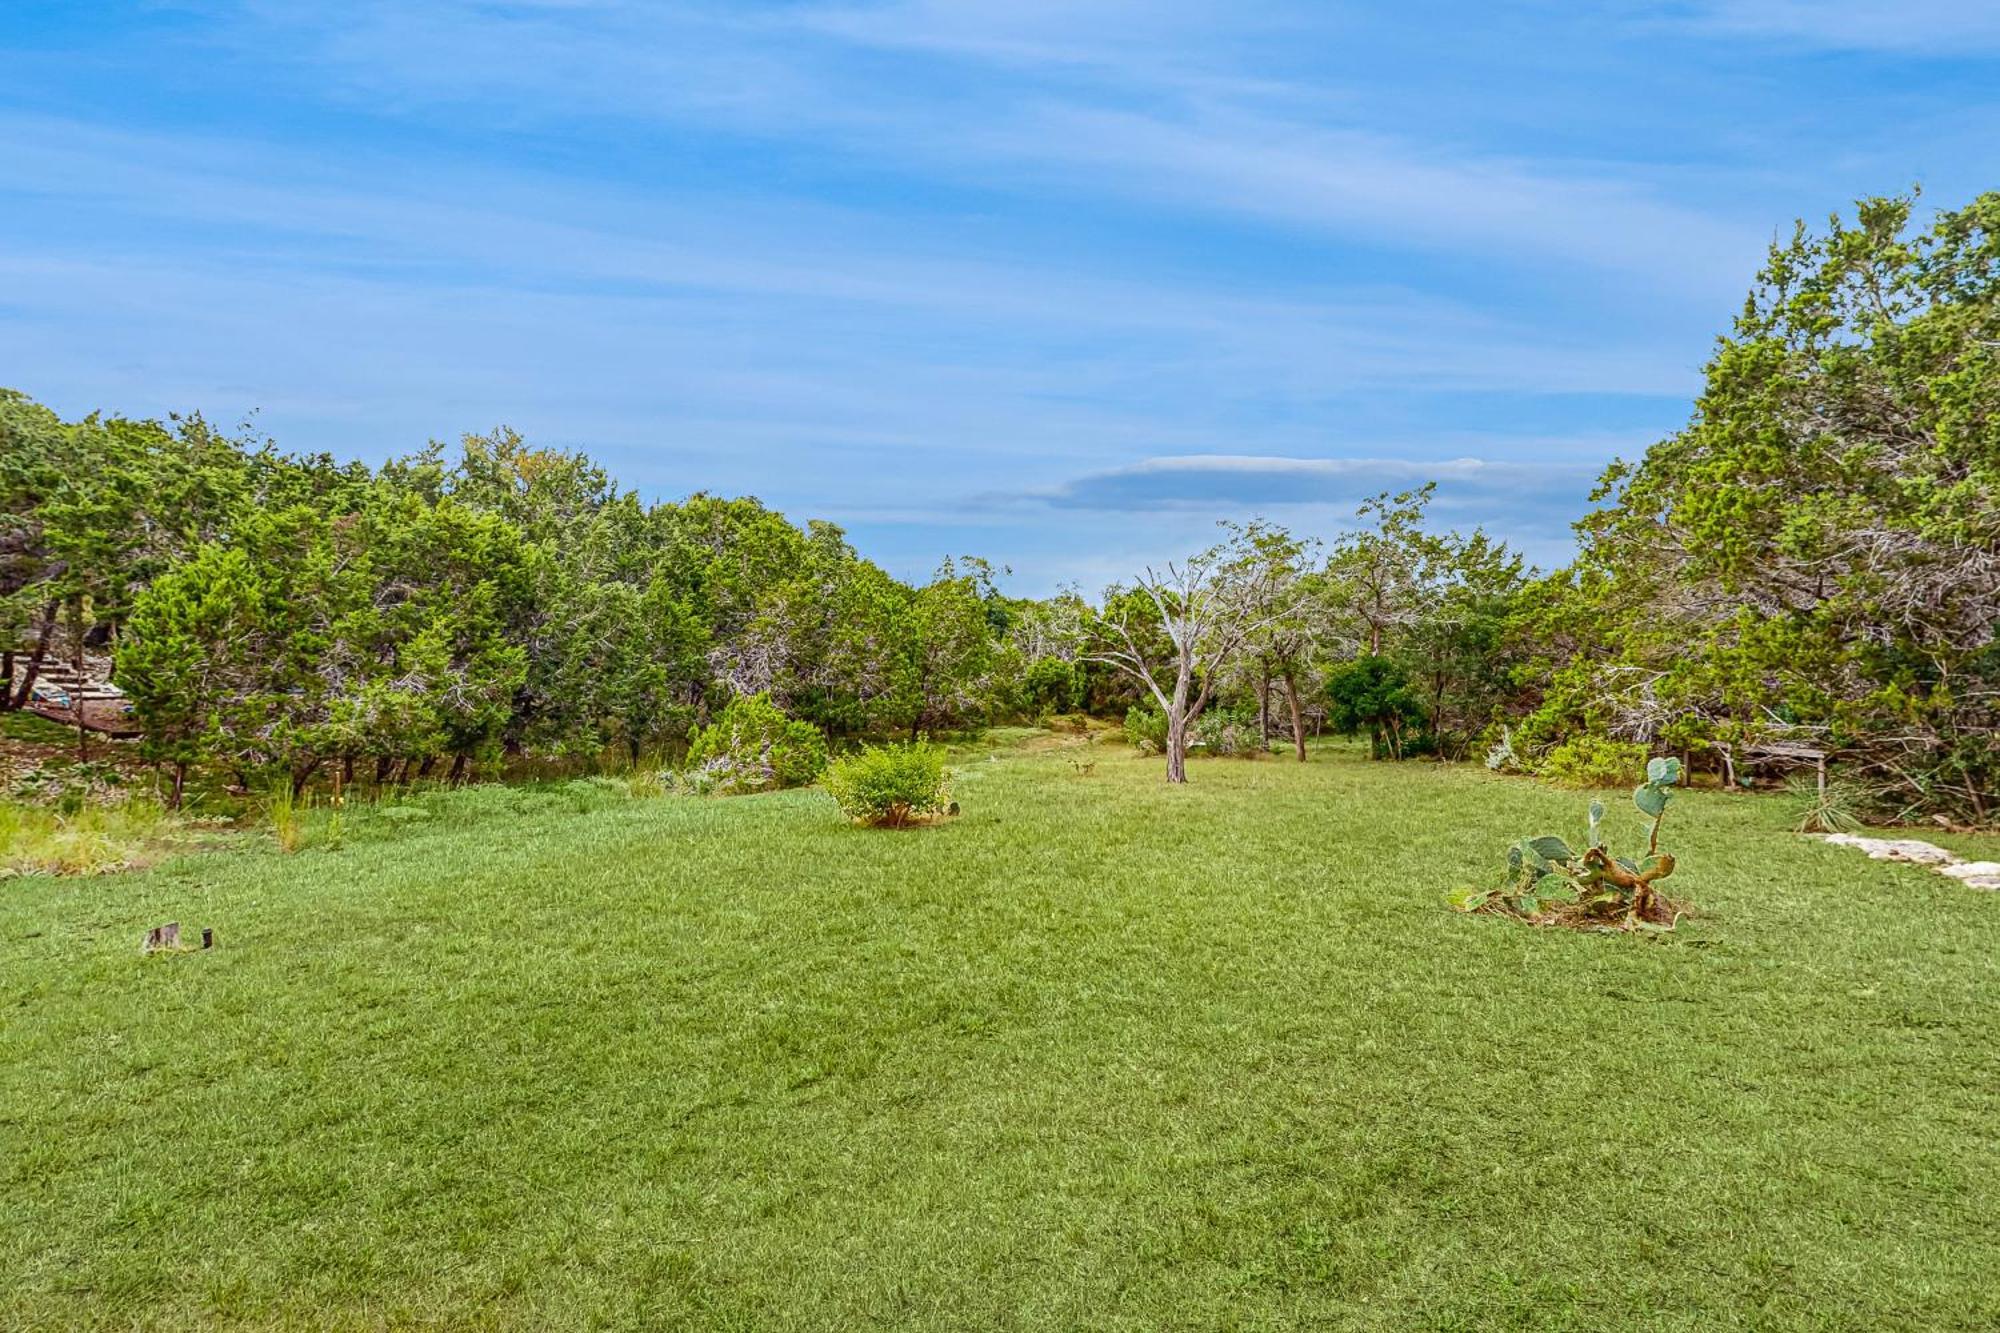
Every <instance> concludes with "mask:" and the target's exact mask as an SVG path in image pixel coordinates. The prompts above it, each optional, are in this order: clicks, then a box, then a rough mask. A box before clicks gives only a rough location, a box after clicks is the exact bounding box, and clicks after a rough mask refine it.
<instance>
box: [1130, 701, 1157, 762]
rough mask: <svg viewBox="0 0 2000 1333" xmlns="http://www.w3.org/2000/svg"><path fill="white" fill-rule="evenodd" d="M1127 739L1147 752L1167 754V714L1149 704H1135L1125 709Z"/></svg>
mask: <svg viewBox="0 0 2000 1333" xmlns="http://www.w3.org/2000/svg"><path fill="white" fill-rule="evenodd" d="M1125 739H1126V740H1128V741H1130V742H1132V744H1134V745H1136V746H1138V747H1139V748H1140V749H1141V750H1142V751H1144V752H1145V753H1147V754H1165V753H1166V750H1167V715H1166V714H1165V713H1162V712H1161V711H1160V710H1159V709H1157V708H1154V707H1152V706H1151V705H1149V704H1133V705H1132V706H1131V707H1130V708H1128V709H1126V710H1125Z"/></svg>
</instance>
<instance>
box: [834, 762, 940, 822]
mask: <svg viewBox="0 0 2000 1333" xmlns="http://www.w3.org/2000/svg"><path fill="white" fill-rule="evenodd" d="M826 789H827V790H828V791H829V792H832V793H833V799H834V800H835V801H837V802H839V803H840V812H841V813H842V814H844V815H846V816H847V817H848V818H849V819H852V820H854V821H855V822H856V823H860V824H868V825H871V826H873V827H875V828H904V827H906V826H908V825H910V824H912V823H915V822H917V821H919V820H923V819H928V818H930V817H931V816H933V815H942V814H956V813H958V806H957V805H956V804H955V803H954V802H953V801H952V799H951V774H950V773H949V772H948V771H947V770H946V769H945V766H944V751H942V750H939V749H935V748H933V747H932V746H930V745H926V744H923V743H921V742H919V743H917V744H912V745H884V746H879V747H878V746H868V747H866V748H864V749H862V750H861V751H860V752H859V753H857V754H851V755H848V756H847V757H846V758H844V759H837V760H835V761H834V763H833V766H832V767H831V768H829V769H828V770H827V774H826Z"/></svg>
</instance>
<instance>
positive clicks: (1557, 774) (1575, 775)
mask: <svg viewBox="0 0 2000 1333" xmlns="http://www.w3.org/2000/svg"><path fill="white" fill-rule="evenodd" d="M1645 766H1646V747H1645V746H1643V745H1641V744H1639V743H1638V742H1637V741H1614V740H1612V739H1610V738H1609V737H1605V736H1592V735H1590V734H1588V733H1585V734H1584V735H1581V736H1572V737H1571V738H1570V739H1568V740H1566V741H1564V742H1563V743H1562V744H1561V745H1558V746H1556V748H1555V749H1553V750H1550V751H1549V753H1548V755H1547V757H1546V758H1544V759H1543V760H1542V762H1541V765H1540V766H1539V767H1538V768H1537V769H1536V770H1535V771H1536V773H1537V774H1539V775H1540V776H1541V777H1543V778H1546V779H1547V780H1548V781H1550V782H1553V783H1555V784H1556V785H1557V786H1558V787H1620V786H1623V785H1624V784H1625V782H1626V779H1627V776H1628V775H1629V774H1630V773H1631V772H1632V770H1633V769H1635V768H1644V767H1645Z"/></svg>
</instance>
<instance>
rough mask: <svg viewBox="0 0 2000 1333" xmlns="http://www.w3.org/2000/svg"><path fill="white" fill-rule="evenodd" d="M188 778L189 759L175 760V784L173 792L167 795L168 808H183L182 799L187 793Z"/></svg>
mask: <svg viewBox="0 0 2000 1333" xmlns="http://www.w3.org/2000/svg"><path fill="white" fill-rule="evenodd" d="M187 779H188V766H187V760H185V759H176V760H174V785H173V790H172V792H171V793H170V794H169V795H168V797H167V808H168V809H169V810H178V809H180V808H181V800H182V798H183V797H184V796H185V795H186V794H187Z"/></svg>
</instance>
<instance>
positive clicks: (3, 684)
mask: <svg viewBox="0 0 2000 1333" xmlns="http://www.w3.org/2000/svg"><path fill="white" fill-rule="evenodd" d="M13 703H14V650H13V649H12V648H4V649H0V713H4V712H6V711H7V709H8V708H10V707H11V706H12V705H13Z"/></svg>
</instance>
